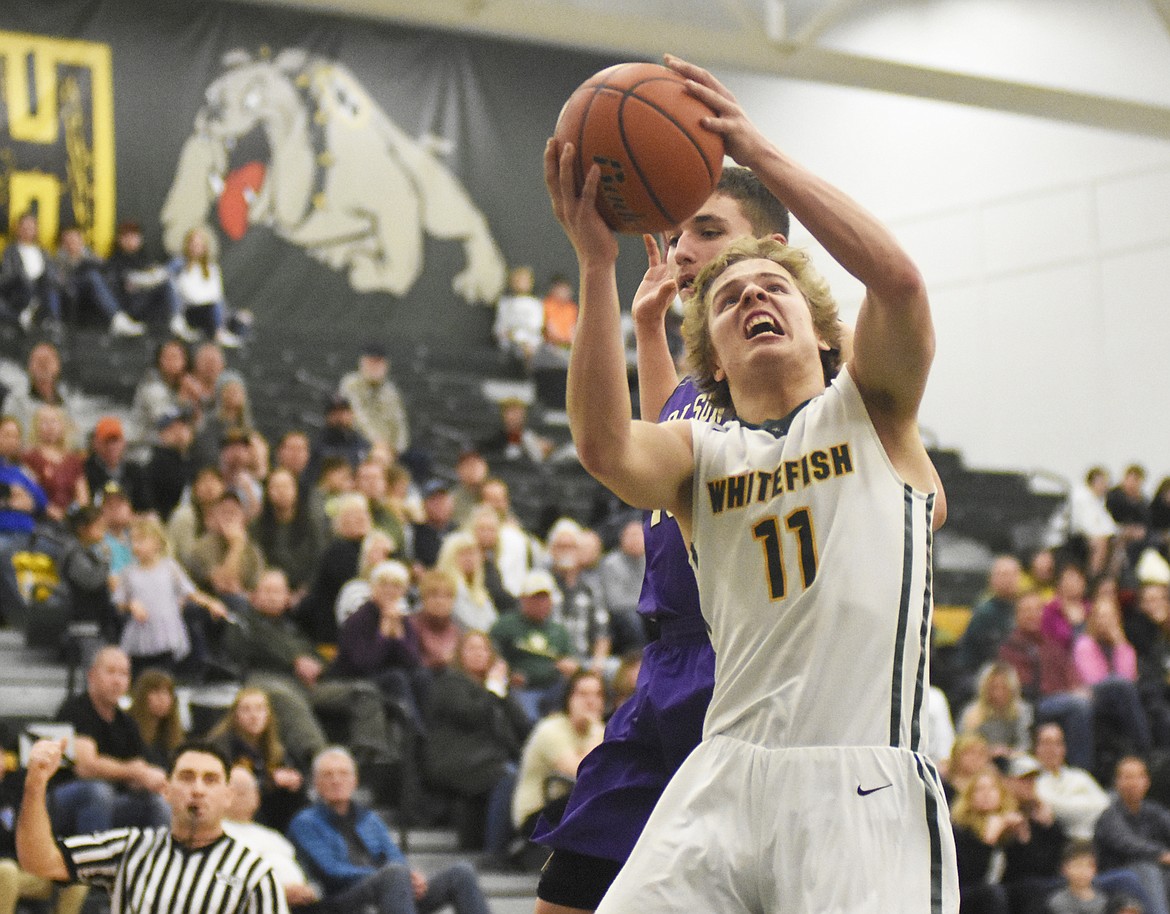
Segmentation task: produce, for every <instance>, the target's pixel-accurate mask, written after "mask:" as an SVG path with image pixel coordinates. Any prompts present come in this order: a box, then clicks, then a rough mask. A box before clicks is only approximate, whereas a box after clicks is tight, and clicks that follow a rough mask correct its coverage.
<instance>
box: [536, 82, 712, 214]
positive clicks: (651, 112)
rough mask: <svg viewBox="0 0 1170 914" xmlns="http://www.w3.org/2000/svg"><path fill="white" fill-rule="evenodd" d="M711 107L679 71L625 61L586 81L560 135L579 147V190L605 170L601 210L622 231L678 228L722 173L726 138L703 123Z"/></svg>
mask: <svg viewBox="0 0 1170 914" xmlns="http://www.w3.org/2000/svg"><path fill="white" fill-rule="evenodd" d="M712 113H713V112H712V111H711V109H710V108H708V107H707V106H706V105H705V104H703V103H702V102H701V101H699V100H698V99H696V98H695V97H694V96H692V95H690V94H689V93H688V92H687V90H686V81H685V80H684V79H683V78H682V77H681V76H679V75H678V74H677V73H675V72H674V71H673V70H670V69H667V68H666V67H663V66H659V65H658V64H652V63H623V64H618V65H617V66H614V67H609V68H607V69H605V70H602V71H601V72H600V73H597V74H596V75H594V76H593V77H591V78H590V79H588V80H586V81H585V82H584V83H583V84H582V85H581V87H580V88H579V89H577V91H575V92H574V93H573V94H572V95H571V96H569V100H568V101H567V102H565V107H564V108H562V109H561V115H560V117H559V118H557V129H556V137H557V139H558V140H560V141H561V142H562V143H566V142H568V143H572V144H573V147H574V149H575V150H576V156H575V158H574V162H573V167H574V171H575V176H576V180H577V188H578V190H580V188H581V185H582V183H583V182H584V180H585V175H586V173H587V172H588V170H589V168H590V166H592V165H593V164H594V163H596V164H597V165H598V166H599V167H600V168H601V185H600V189H599V191H598V206H597V208H598V210H599V211H600V212H601V215H602V218H604V219H605V221H606V223H607V224H608V225H609V227H610V228H612V229H613V230H614V231H617V232H628V233H631V234H641V233H643V232H660V231H663V230H664V229H669V228H672V227H673V226H676V225H678V224H679V223H680V222H683V221H684V220H686V219H689V218H690V217H691V216H693V215H694V214H695V211H696V210H698V208H699V207H700V206H702V205H703V201H704V200H706V199H707V198H708V197H709V196H711V193H712V192H713V191H714V190H715V185H716V184H718V183H719V175H720V174H721V173H722V171H723V138H722V137H721V136H719V135H718V134H717V133H712V132H711V131H710V130H707V129H706V128H704V127H701V126H700V125H699V120H700V119H701V118H703V117H709V116H710V115H711V114H712Z"/></svg>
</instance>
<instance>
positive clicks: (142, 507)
mask: <svg viewBox="0 0 1170 914" xmlns="http://www.w3.org/2000/svg"><path fill="white" fill-rule="evenodd" d="M85 481H86V484H87V485H88V486H89V491H91V492H100V491H102V489H104V488H105V485H106V483H107V482H116V483H117V484H118V485H119V486H120V487H121V489H122V491H123V492H125V493H126V497H127V498H129V499H130V505H131V506H132V507H133V508H134V510H135V511H146V510H149V508H150V507H151V506H150V491H149V489H148V487H147V484H146V473H145V471H144V470H143V468H142V466H141V465H139V464H137V463H134V462H132V461H130V460H127V459H126V433H125V431H124V430H123V428H122V420H121V419H119V418H118V417H117V416H102V417H101V418H100V419H98V421H97V424H96V425H95V426H94V427H93V436H92V445H91V447H90V452H89V456H87V457H86V458H85Z"/></svg>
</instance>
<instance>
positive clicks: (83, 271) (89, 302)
mask: <svg viewBox="0 0 1170 914" xmlns="http://www.w3.org/2000/svg"><path fill="white" fill-rule="evenodd" d="M104 267H105V264H104V263H103V261H102V259H101V258H100V257H98V256H97V254H95V253H94V252H93V251H91V250H90V249H89V247H88V246H86V243H85V235H83V234H82V231H81V229H80V228H79V227H78V226H75V225H70V226H66V227H65V228H63V229H61V233H60V237H59V239H58V244H57V256H56V257H54V258H53V268H54V273H55V275H56V279H57V282H58V284H59V287H60V291H61V297H62V299H63V302H62V303H63V304H65V305H66V306H67V307H69V308H70V309H71V310H72V311H73V314H74V315H76V316H77V317H81V316H82V314H84V313H86V312H88V313H95V312H96V313H97V314H100V315H101V318H102V320H103V321H107V322H108V323H109V329H110V333H111V334H113V335H114V336H123V337H134V336H142V334H143V333H145V332H146V327H145V326H143V325H142V324H140V323H139V322H138V321H136V320H134V319H133V318H132V317H131V316H130V315H129V314H127V313H126V312H125V311H123V310H122V304H121V302H120V301H119V300H118V298H117V296H115V295H114V292H113V290H112V289H111V288H110V286H109V284H108V283H107V282H106V277H105V274H104Z"/></svg>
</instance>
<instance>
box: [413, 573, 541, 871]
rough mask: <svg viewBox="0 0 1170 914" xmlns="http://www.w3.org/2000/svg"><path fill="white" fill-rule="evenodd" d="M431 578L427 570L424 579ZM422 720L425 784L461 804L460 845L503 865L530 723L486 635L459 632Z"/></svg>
mask: <svg viewBox="0 0 1170 914" xmlns="http://www.w3.org/2000/svg"><path fill="white" fill-rule="evenodd" d="M438 574H439V573H438V572H428V574H427V577H426V578H425V579H424V580H427V581H429V580H438V577H437V576H438ZM427 722H428V730H427V741H426V744H425V749H424V757H423V767H424V770H425V771H426V779H427V782H428V783H429V784H431V785H432V786H433V787H436V788H438V789H440V790H442V791H444V792H446V793H451V794H454V795H456V796H459V797H463V798H464V799H465V801H466V802H467V804H468V807H469V809H468V814H467V815H466V817H465V818H464V820H463V822H462V823H461V824H462V825H463V829H462V831H463V835H462V836H461V837H462V840H461V842H460V843H461V844H462V846H464V847H473V846H477V845H478V846H481V847H482V848H483V850H484V851H485V852H486V854H487V855H488V858H489V859H490V860H494V861H495V862H502V858H503V857H504V856H505V853H506V849H507V846H508V840H509V838H510V837H511V834H512V791H513V789H514V788H515V784H516V771H517V762H519V760H520V750H521V749H522V748H523V746H524V740H525V738H526V737H527V736H528V733H529V731H530V730H531V728H532V724H531V723H530V722H529V720H528V715H527V714H526V713H525V712H524V709H523V708H522V707H521V706H520V705H519V704H518V703H517V702H516V701H515V699H514V698H512V697H511V696H510V695H509V694H508V671H507V667H506V665H505V664H504V663H503V661H501V660H499V658H498V657H497V656H496V652H495V650H494V648H493V647H492V643H491V639H490V638H488V636H487V635H486V634H485V633H483V632H481V631H474V630H473V631H469V632H467V633H466V634H464V635H463V637H462V638H461V639H460V641H459V645H458V648H457V659H456V661H455V663H454V664H453V665H452V666H450V667H448V668H447V669H445V670H443V671H441V672H440V673H439V674H438V675H437V676H436V677H435V681H434V684H433V685H432V687H431V691H430V697H429V701H428V702H427Z"/></svg>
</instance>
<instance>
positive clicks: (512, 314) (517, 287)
mask: <svg viewBox="0 0 1170 914" xmlns="http://www.w3.org/2000/svg"><path fill="white" fill-rule="evenodd" d="M535 287H536V277H535V276H534V275H533V273H532V267H529V266H520V267H512V269H511V270H509V271H508V291H507V292H506V293H505V294H504V295H501V296H500V300H499V302H497V303H496V319H495V322H494V323H493V324H492V335H493V336H494V337H495V339H496V345H497V346H498V347H499V348H500V351H501V352H503V353H504V354H505V355H507V356H509V357H510V358H511V359H513V360H514V361H515V362H516V363H517V364H518V365H520V366H521V367H522V368H523V369H524V370H525V371H529V370H530V369H531V368H532V357H533V356H534V355H535V354H536V350H537V349H538V348H540V344H541V341H542V340H543V339H544V305H543V304H542V303H541V301H540V299H539V298H537V297H536V296H535V295H533V294H532V290H533V289H534V288H535Z"/></svg>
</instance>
